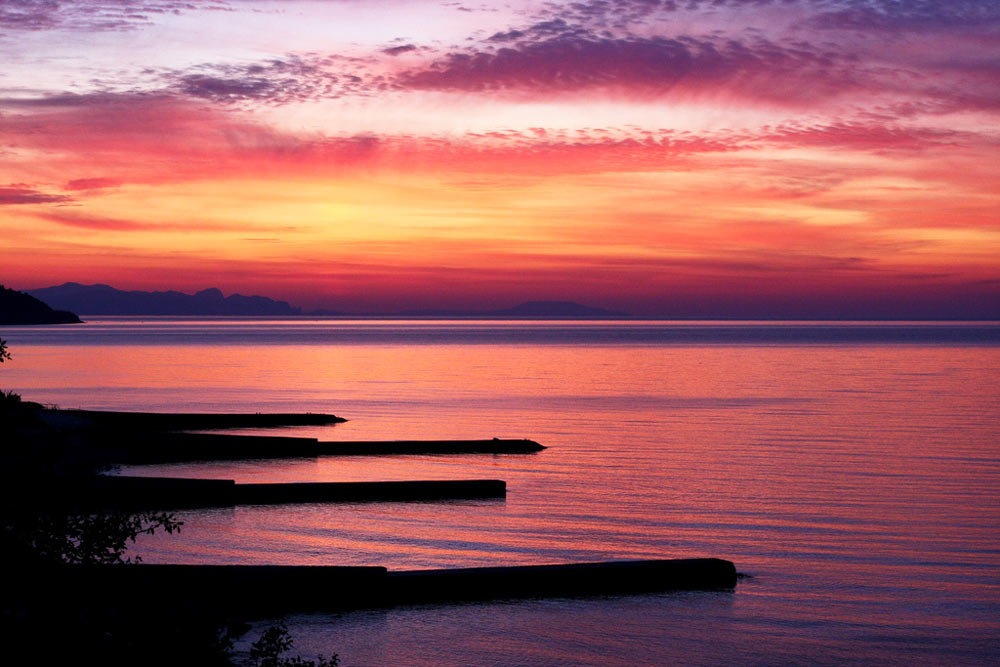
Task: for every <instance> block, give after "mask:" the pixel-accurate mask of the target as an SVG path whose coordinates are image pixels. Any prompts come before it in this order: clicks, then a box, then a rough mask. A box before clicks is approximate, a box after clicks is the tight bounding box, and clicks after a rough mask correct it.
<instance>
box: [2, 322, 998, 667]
mask: <svg viewBox="0 0 1000 667" xmlns="http://www.w3.org/2000/svg"><path fill="white" fill-rule="evenodd" d="M2 334H3V336H4V338H6V339H7V340H8V341H9V343H10V348H11V351H12V352H13V354H14V359H13V361H12V362H11V363H9V364H5V365H4V367H3V368H2V369H0V380H2V382H0V384H2V385H3V386H4V387H5V388H11V389H15V390H18V391H20V392H21V393H23V394H24V395H25V396H26V397H28V398H31V399H34V400H38V401H41V402H43V403H55V404H59V405H60V406H63V407H78V406H79V407H87V408H115V409H144V410H205V411H237V410H249V411H261V412H264V411H306V410H309V411H325V412H333V413H335V414H338V415H341V416H344V417H347V418H348V419H350V421H349V422H347V423H345V424H340V425H337V426H333V427H323V428H304V429H281V430H280V433H282V434H302V435H309V436H318V437H320V438H322V439H328V440H337V439H345V440H355V439H357V440H362V439H394V438H451V437H455V438H465V437H469V438H478V437H493V436H498V437H505V436H506V437H531V438H534V439H536V440H538V441H540V442H542V443H543V444H545V445H548V446H550V448H549V449H548V450H546V451H544V452H541V453H539V454H535V455H527V456H488V455H484V456H466V457H453V456H414V457H386V458H376V459H367V458H320V459H318V460H309V461H292V460H288V461H277V462H266V463H264V462H237V463H224V464H199V465H171V466H156V467H149V468H131V469H126V470H124V472H127V473H129V474H161V475H162V474H169V475H183V476H202V477H228V478H235V479H237V480H245V481H249V480H254V481H293V480H379V479H447V478H477V477H489V478H500V479H505V480H507V482H508V491H509V492H508V497H507V499H506V501H475V502H472V501H468V502H452V503H402V504H390V503H385V504H382V503H378V504H358V505H332V506H323V505H306V506H278V507H240V508H237V509H225V510H216V511H203V512H189V513H185V514H184V515H183V516H182V518H183V519H184V520H185V526H184V529H183V531H182V532H181V534H180V535H179V536H165V537H155V538H152V539H148V540H145V541H143V542H141V543H140V545H139V546H138V548H137V552H138V553H141V554H142V555H143V557H144V558H145V559H146V560H147V561H149V562H205V563H207V562H222V563H309V564H321V563H326V564H378V565H385V566H388V567H389V568H400V569H403V568H430V567H460V566H476V565H503V564H527V563H552V562H563V561H567V562H568V561H590V560H600V559H612V558H672V557H689V556H717V557H721V558H727V559H730V560H733V561H734V562H735V563H736V564H737V568H738V569H739V570H740V571H741V572H744V573H747V574H750V575H752V578H748V579H743V580H741V582H740V584H739V586H738V588H737V589H736V591H735V592H732V593H684V594H662V595H644V596H631V597H614V598H590V599H579V600H570V599H553V600H538V601H526V602H510V603H495V604H473V605H461V606H444V605H442V606H426V607H416V608H408V609H395V610H383V611H370V612H353V613H348V614H336V615H309V616H297V617H293V618H292V619H290V628H291V630H292V632H293V635H294V636H295V639H296V647H297V649H298V650H299V651H300V652H302V653H303V654H310V653H312V654H315V653H316V652H319V651H324V652H329V651H337V652H338V653H339V654H340V655H341V658H342V660H343V664H346V665H379V664H394V665H403V664H406V665H493V664H495V665H513V664H524V665H561V664H593V665H598V664H599V665H633V664H665V663H693V664H706V663H722V662H724V663H744V664H745V663H824V662H859V663H872V662H897V663H906V664H910V663H914V662H921V663H928V664H956V663H964V664H984V663H996V662H997V661H1000V419H998V417H997V415H998V414H1000V411H998V407H1000V406H998V397H1000V374H998V372H1000V326H998V325H996V324H940V323H935V324H921V323H909V324H905V325H885V324H881V325H871V324H843V325H829V324H812V323H795V324H775V323H724V324H719V323H716V324H706V323H656V322H642V323H594V322H588V323H567V322H548V323H546V322H534V323H524V322H520V323H509V322H508V323H502V322H482V321H473V322H432V321H425V322H377V321H357V322H335V321H308V320H306V321H301V320H300V321H295V322H282V321H257V320H254V321H251V320H237V321H210V320H190V319H186V320H150V321H141V320H102V321H94V322H91V323H88V324H86V325H83V326H75V327H48V328H26V327H25V328H16V327H14V328H6V329H4V330H3V331H2ZM331 595H336V591H331Z"/></svg>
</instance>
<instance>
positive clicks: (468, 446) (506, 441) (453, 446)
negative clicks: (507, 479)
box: [318, 438, 545, 456]
mask: <svg viewBox="0 0 1000 667" xmlns="http://www.w3.org/2000/svg"><path fill="white" fill-rule="evenodd" d="M318 448H319V453H320V455H321V456H386V455H394V454H533V453H534V452H540V451H542V450H543V449H545V447H544V446H543V445H540V444H539V443H537V442H535V441H534V440H528V439H527V438H517V439H513V438H493V439H491V440H382V441H342V442H320V443H318Z"/></svg>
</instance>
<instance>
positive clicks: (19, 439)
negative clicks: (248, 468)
mask: <svg viewBox="0 0 1000 667" xmlns="http://www.w3.org/2000/svg"><path fill="white" fill-rule="evenodd" d="M9 358H10V355H9V354H8V353H7V350H6V344H5V343H3V341H0V362H3V361H6V360H8V359H9ZM343 421H345V420H344V419H343V418H341V417H337V416H335V415H327V414H310V413H295V414H259V413H257V414H253V413H251V414H202V413H174V414H169V413H142V412H103V411H92V410H59V409H55V408H46V407H43V406H42V405H40V404H38V403H34V402H30V401H22V400H21V397H20V396H18V395H17V394H14V393H13V392H5V393H3V394H2V395H0V424H2V425H3V428H4V430H5V432H6V433H8V434H9V437H8V438H6V442H5V446H4V447H3V448H2V451H0V454H2V466H0V469H2V473H0V475H2V479H0V506H2V512H3V534H2V542H3V543H2V544H0V548H2V549H3V550H4V554H5V556H6V557H7V560H8V567H10V568H13V569H12V570H11V571H12V572H16V573H17V576H16V577H13V578H12V580H11V581H10V582H9V585H8V587H7V589H8V590H7V592H6V595H5V600H4V602H3V605H2V610H0V614H2V619H0V620H2V626H3V627H2V631H0V633H2V634H0V636H2V638H3V641H4V642H6V645H7V646H8V647H10V649H9V653H11V654H13V655H18V650H19V649H24V650H25V651H26V653H25V654H26V655H29V656H31V657H32V659H33V660H32V661H33V662H37V661H38V656H39V652H40V651H44V648H43V647H45V646H47V645H48V642H50V641H51V636H52V631H53V628H59V630H58V632H59V635H60V639H61V641H62V642H63V643H64V644H65V645H66V646H71V647H72V650H73V657H74V659H77V660H80V659H84V660H86V659H87V658H89V659H91V660H93V661H96V662H99V663H100V664H105V665H124V664H140V663H141V664H150V665H167V664H171V665H173V664H178V663H180V662H182V661H187V662H195V663H196V664H206V665H212V664H218V665H228V664H234V662H233V660H234V659H235V658H234V655H233V645H234V641H235V640H236V639H238V638H239V637H240V636H242V635H243V634H245V633H246V632H247V631H248V630H249V625H248V621H249V620H259V619H267V618H278V617H280V616H281V615H282V614H285V613H291V612H293V611H317V610H328V609H338V610H343V609H358V608H373V607H392V606H399V605H410V604H426V603H452V602H461V601H470V600H479V601H483V600H497V599H517V598H537V597H545V596H587V595H607V594H633V593H647V592H658V591H670V590H730V591H731V590H733V589H734V588H735V586H736V581H737V573H736V569H735V566H734V565H733V564H732V563H731V562H729V561H724V560H720V559H713V558H708V559H685V560H654V561H612V562H603V563H579V564H553V565H540V566H516V567H492V568H462V569H449V570H423V571H400V572H388V571H387V570H386V569H385V568H382V567H338V566H239V565H208V566H203V565H145V564H142V563H141V562H140V561H141V559H140V558H139V557H138V556H136V557H134V558H133V557H131V556H130V555H129V553H128V549H129V545H130V544H133V543H134V542H135V541H136V539H137V538H138V537H139V536H140V535H143V534H153V533H155V532H157V531H163V532H166V533H174V532H177V531H179V530H180V529H181V526H182V522H181V521H179V520H178V519H177V518H176V517H175V516H174V515H173V514H170V513H169V512H167V511H165V510H172V509H176V508H179V507H203V506H211V505H218V504H235V503H249V504H261V503H296V502H341V501H352V502H356V501H359V500H361V501H364V500H378V501H417V500H419V501H424V502H427V501H437V500H443V499H455V498H500V499H502V498H503V497H504V496H505V495H506V484H505V482H503V481H502V480H444V481H403V482H344V483H291V484H236V483H234V482H233V481H232V480H194V479H181V478H156V477H122V476H114V475H105V474H102V473H105V472H107V471H109V470H110V469H112V468H114V467H115V466H116V465H119V464H122V463H151V462H162V461H164V460H170V461H185V460H187V461H191V460H194V461H202V460H212V459H217V458H224V459H235V458H274V457H282V458H284V457H287V456H289V455H293V456H322V455H345V456H358V455H403V454H414V453H421V454H426V453H446V454H462V453H467V454H483V453H489V454H497V453H512V454H530V453H535V452H538V451H541V450H544V449H545V448H544V447H543V446H542V445H540V444H538V443H536V442H534V441H531V440H525V439H521V440H510V439H503V440H501V439H498V438H493V439H491V440H464V441H394V442H371V443H365V442H346V443H336V442H329V443H324V442H319V441H317V440H315V439H312V438H286V437H270V436H246V435H229V434H218V433H190V432H188V431H189V430H215V429H237V428H269V427H277V426H287V425H325V424H336V423H340V422H343ZM137 443H140V444H137ZM241 449H243V450H245V451H243V452H241ZM171 450H173V451H171ZM248 454H249V456H248ZM291 646H292V640H291V637H290V636H289V635H288V632H287V629H286V628H285V627H284V626H283V625H282V624H281V623H280V622H279V623H278V624H277V625H274V626H272V627H271V628H269V629H267V630H265V631H264V632H263V633H262V635H261V637H260V638H259V639H258V640H257V641H256V642H254V644H253V645H252V646H251V648H250V655H249V660H248V661H244V663H245V664H250V665H275V666H284V665H302V666H307V665H319V666H320V667H324V666H326V667H329V666H331V665H336V664H338V659H337V656H336V655H333V656H331V657H330V658H324V657H321V658H319V659H318V660H303V659H301V658H298V657H296V658H284V657H282V655H283V654H284V653H286V652H288V651H289V650H290V648H291ZM46 659H47V658H45V657H43V658H42V660H41V662H45V661H46Z"/></svg>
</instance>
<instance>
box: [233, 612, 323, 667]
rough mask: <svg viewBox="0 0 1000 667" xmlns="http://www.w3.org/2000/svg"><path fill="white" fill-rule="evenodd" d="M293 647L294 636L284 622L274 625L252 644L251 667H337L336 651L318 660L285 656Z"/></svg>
mask: <svg viewBox="0 0 1000 667" xmlns="http://www.w3.org/2000/svg"><path fill="white" fill-rule="evenodd" d="M291 648H292V638H291V636H290V635H289V634H288V627H287V626H286V625H285V624H284V623H278V624H277V625H272V626H271V627H269V628H268V629H266V630H264V632H262V633H261V635H260V638H259V639H258V640H257V641H255V642H254V643H253V644H252V645H251V646H250V663H249V664H250V665H251V667H337V665H339V664H340V658H339V657H337V654H336V653H334V654H333V655H331V656H330V657H329V658H324V657H322V656H320V657H319V658H318V659H317V660H306V659H304V658H302V657H300V656H295V657H294V658H283V657H281V654H282V653H286V652H287V651H289V650H290V649H291Z"/></svg>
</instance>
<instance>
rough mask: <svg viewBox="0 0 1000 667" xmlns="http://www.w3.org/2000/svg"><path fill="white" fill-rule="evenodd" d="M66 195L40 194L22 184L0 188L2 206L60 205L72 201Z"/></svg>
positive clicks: (0, 204)
mask: <svg viewBox="0 0 1000 667" xmlns="http://www.w3.org/2000/svg"><path fill="white" fill-rule="evenodd" d="M72 199H73V198H72V197H68V196H66V195H54V194H49V193H47V192H40V191H38V190H35V189H33V188H30V187H27V186H25V185H23V184H20V183H12V184H11V185H9V186H8V187H0V206H6V205H11V204H60V203H64V202H68V201H72Z"/></svg>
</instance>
